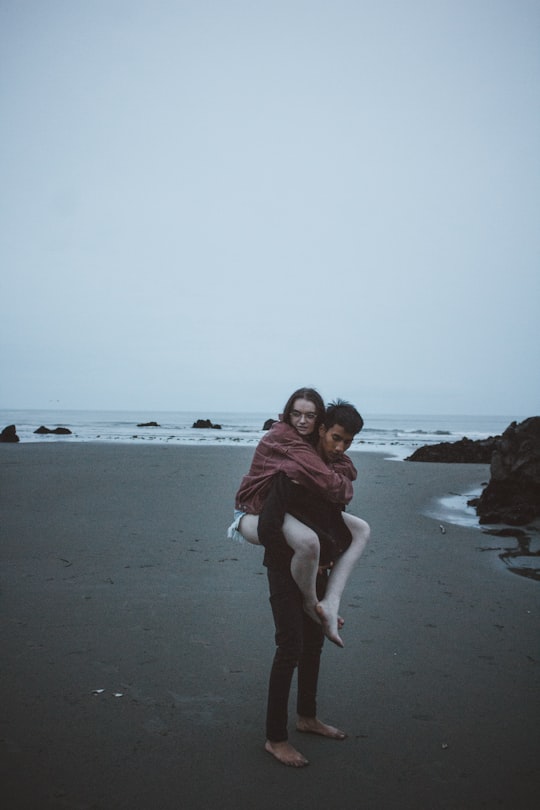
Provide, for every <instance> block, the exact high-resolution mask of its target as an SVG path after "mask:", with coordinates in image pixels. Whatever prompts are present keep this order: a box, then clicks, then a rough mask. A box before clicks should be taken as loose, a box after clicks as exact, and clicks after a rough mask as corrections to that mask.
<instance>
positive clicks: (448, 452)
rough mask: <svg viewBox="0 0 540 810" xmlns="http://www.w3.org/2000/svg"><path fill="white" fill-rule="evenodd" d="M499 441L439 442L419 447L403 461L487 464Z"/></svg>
mask: <svg viewBox="0 0 540 810" xmlns="http://www.w3.org/2000/svg"><path fill="white" fill-rule="evenodd" d="M498 440H499V437H498V436H490V437H489V439H478V440H477V441H473V440H472V439H467V438H466V437H465V438H464V439H460V440H459V441H458V442H440V443H439V444H426V445H424V447H419V448H418V450H415V451H414V453H413V454H412V455H410V456H408V457H407V458H406V459H405V461H440V462H443V463H445V464H489V463H490V462H491V457H492V455H493V451H494V450H495V447H496V445H497V442H498Z"/></svg>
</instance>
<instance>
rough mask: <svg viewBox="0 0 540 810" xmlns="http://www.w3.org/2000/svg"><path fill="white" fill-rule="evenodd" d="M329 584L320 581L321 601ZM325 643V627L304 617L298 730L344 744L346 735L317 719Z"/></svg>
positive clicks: (299, 672) (297, 705) (299, 666)
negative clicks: (319, 683)
mask: <svg viewBox="0 0 540 810" xmlns="http://www.w3.org/2000/svg"><path fill="white" fill-rule="evenodd" d="M326 583H327V577H326V575H322V576H320V577H318V579H317V585H318V589H317V590H318V593H319V596H320V598H321V599H322V598H323V597H324V588H325V585H326ZM323 642H324V634H323V630H322V627H321V626H320V625H319V624H315V623H314V622H313V621H311V619H310V618H309V617H308V616H304V629H303V645H302V654H301V656H300V661H299V663H298V698H297V702H296V710H297V713H298V718H297V721H296V728H297V730H298V731H302V732H305V733H310V734H320V735H321V736H323V737H330V738H331V739H333V740H344V739H345V737H346V736H347V735H346V734H345V733H344V732H343V731H340V730H339V729H337V728H335V727H334V726H329V725H328V724H327V723H323V722H322V721H321V720H319V718H318V717H317V686H318V680H319V667H320V661H321V652H322V648H323Z"/></svg>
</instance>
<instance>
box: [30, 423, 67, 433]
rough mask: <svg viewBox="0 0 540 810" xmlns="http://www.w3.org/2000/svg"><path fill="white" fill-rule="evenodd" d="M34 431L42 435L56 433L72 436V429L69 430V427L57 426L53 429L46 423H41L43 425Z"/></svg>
mask: <svg viewBox="0 0 540 810" xmlns="http://www.w3.org/2000/svg"><path fill="white" fill-rule="evenodd" d="M34 433H39V434H40V435H47V434H54V435H56V436H71V430H69V428H65V427H57V428H54V429H53V430H51V429H50V428H48V427H45V426H44V425H41V427H38V429H37V430H34Z"/></svg>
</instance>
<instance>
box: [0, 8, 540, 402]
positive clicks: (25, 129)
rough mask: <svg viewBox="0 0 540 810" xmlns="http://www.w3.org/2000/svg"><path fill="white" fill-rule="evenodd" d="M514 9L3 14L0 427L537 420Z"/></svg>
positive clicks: (538, 242) (535, 159)
mask: <svg viewBox="0 0 540 810" xmlns="http://www.w3.org/2000/svg"><path fill="white" fill-rule="evenodd" d="M539 41H540V3H539V2H538V0H377V2H373V1H372V0H370V1H369V2H368V0H325V1H324V2H323V1H322V0H305V1H304V0H283V1H282V0H222V1H221V2H219V1H218V0H206V1H205V0H84V1H83V0H0V54H1V56H0V67H1V75H0V115H1V118H2V121H3V123H2V141H3V149H2V153H1V156H0V188H1V192H0V194H1V198H2V202H1V205H2V211H1V219H0V237H1V245H0V247H1V261H2V267H3V270H2V282H1V283H2V291H1V296H2V318H1V333H0V336H1V341H2V352H1V355H2V360H1V371H0V379H1V381H2V382H1V393H0V407H13V408H44V407H62V408H145V409H156V410H158V409H159V410H191V409H199V408H200V409H202V410H205V411H211V410H261V411H268V410H269V409H272V411H274V410H275V409H276V408H277V407H279V406H280V405H281V404H283V402H284V400H285V399H286V397H287V396H288V394H289V393H290V392H291V391H292V390H293V389H294V388H296V387H298V386H301V385H314V386H316V387H318V388H319V390H320V391H321V393H322V394H323V396H324V397H325V398H326V399H330V398H333V397H335V396H342V397H345V398H348V399H351V400H352V401H353V402H355V404H357V405H358V407H359V408H360V409H361V410H363V411H365V412H371V413H373V412H381V413H384V412H386V413H392V412H394V413H396V412H405V413H486V414H505V415H506V414H509V415H525V416H529V415H533V414H538V413H540V370H539V369H540V363H539V347H540V340H539V317H538V313H539V304H540V294H539V293H540V280H539V279H540V273H539V269H540V268H539V257H540V250H539V248H540V228H539V213H540V205H539V203H540V150H539V144H540V104H539V77H540V56H539V47H538V43H539Z"/></svg>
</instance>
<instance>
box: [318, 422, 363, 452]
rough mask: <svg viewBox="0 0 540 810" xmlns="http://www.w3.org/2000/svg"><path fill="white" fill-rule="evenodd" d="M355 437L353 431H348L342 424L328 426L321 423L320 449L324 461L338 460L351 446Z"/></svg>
mask: <svg viewBox="0 0 540 810" xmlns="http://www.w3.org/2000/svg"><path fill="white" fill-rule="evenodd" d="M353 439H354V435H353V434H352V433H347V431H346V430H345V428H344V427H341V425H333V426H332V427H329V428H326V427H325V426H324V425H321V426H320V428H319V444H318V450H319V453H320V455H321V458H322V459H323V460H324V461H336V460H337V459H338V458H339V457H340V456H342V455H343V453H345V452H346V451H347V450H348V449H349V447H350V446H351V442H352V440H353Z"/></svg>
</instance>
